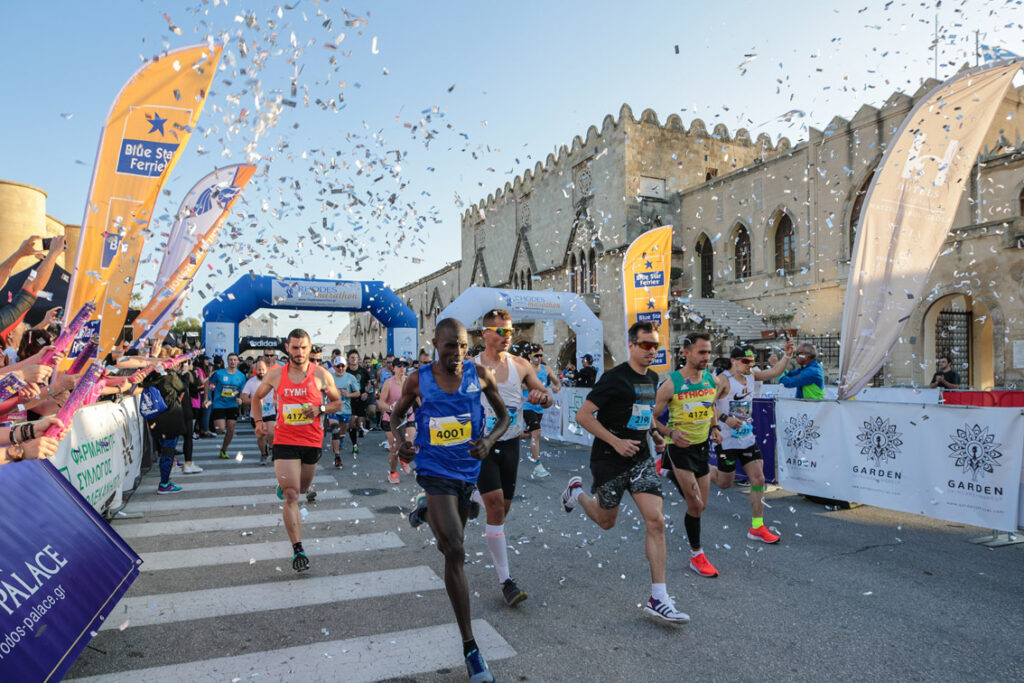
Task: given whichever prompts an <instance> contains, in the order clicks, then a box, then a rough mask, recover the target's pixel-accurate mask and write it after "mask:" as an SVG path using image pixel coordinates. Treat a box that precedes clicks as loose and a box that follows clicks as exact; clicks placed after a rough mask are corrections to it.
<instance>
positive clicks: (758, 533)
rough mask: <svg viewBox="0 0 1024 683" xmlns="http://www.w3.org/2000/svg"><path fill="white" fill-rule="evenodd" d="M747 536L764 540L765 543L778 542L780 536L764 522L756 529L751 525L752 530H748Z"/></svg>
mask: <svg viewBox="0 0 1024 683" xmlns="http://www.w3.org/2000/svg"><path fill="white" fill-rule="evenodd" d="M747 538H749V539H750V540H751V541H762V542H764V543H778V542H779V537H778V536H776V535H775V534H773V533H772V532H770V531H768V527H766V526H764V525H763V524H762V525H761V526H759V527H757V528H756V529H755V528H754V527H750V531H748V532H747Z"/></svg>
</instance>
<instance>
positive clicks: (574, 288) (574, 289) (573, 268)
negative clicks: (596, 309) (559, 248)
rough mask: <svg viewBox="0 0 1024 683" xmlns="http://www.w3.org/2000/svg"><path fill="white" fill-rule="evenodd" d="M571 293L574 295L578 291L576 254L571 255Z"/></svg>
mask: <svg viewBox="0 0 1024 683" xmlns="http://www.w3.org/2000/svg"><path fill="white" fill-rule="evenodd" d="M569 291H570V292H572V293H573V294H575V293H576V292H577V291H578V290H577V284H576V254H570V255H569Z"/></svg>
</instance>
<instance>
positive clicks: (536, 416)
mask: <svg viewBox="0 0 1024 683" xmlns="http://www.w3.org/2000/svg"><path fill="white" fill-rule="evenodd" d="M543 417H544V415H542V414H541V413H538V412H535V411H533V410H524V411H523V422H524V423H525V426H524V427H523V432H524V433H526V434H529V433H530V432H535V431H537V430H538V429H540V421H541V418H543Z"/></svg>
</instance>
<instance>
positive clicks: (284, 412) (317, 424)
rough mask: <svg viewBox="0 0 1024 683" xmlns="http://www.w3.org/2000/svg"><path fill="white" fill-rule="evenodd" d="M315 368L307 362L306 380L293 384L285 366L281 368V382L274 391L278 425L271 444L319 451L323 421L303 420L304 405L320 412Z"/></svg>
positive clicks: (319, 396) (322, 437)
mask: <svg viewBox="0 0 1024 683" xmlns="http://www.w3.org/2000/svg"><path fill="white" fill-rule="evenodd" d="M316 368H317V366H316V365H314V364H312V363H310V365H309V371H308V372H307V373H306V378H305V379H304V380H302V382H301V383H299V384H296V383H294V382H292V381H291V379H290V378H289V377H288V366H287V365H285V366H284V367H283V368H281V381H280V383H279V386H278V388H277V391H276V392H275V396H276V397H277V425H276V427H275V428H274V443H275V444H280V445H282V446H312V447H314V448H320V447H322V446H323V442H324V423H323V418H322V417H321V416H320V414H319V412H317V415H316V417H313V418H309V417H306V415H305V413H304V412H303V408H304V407H305V406H313V407H314V408H316V409H317V411H319V410H320V408H319V406H320V405H321V404H322V403H323V398H322V396H321V394H320V389H318V388H317V386H316V376H315V374H314V373H315V372H316Z"/></svg>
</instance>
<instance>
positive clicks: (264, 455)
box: [242, 358, 277, 465]
mask: <svg viewBox="0 0 1024 683" xmlns="http://www.w3.org/2000/svg"><path fill="white" fill-rule="evenodd" d="M266 374H267V362H266V361H265V360H263V359H262V358H260V359H259V360H257V361H256V363H255V365H253V369H252V377H250V378H249V381H248V382H246V383H245V386H244V387H242V402H243V403H248V404H250V405H251V404H252V395H253V394H254V393H256V390H257V389H259V386H260V384H262V383H263V378H264V377H265V376H266ZM262 405H263V410H262V413H252V415H253V418H252V419H253V426H255V425H256V417H255V416H256V415H257V414H259V415H260V419H261V420H263V421H264V422H266V423H267V433H266V434H265V435H264V436H259V437H257V439H256V445H257V446H259V449H260V465H266V464H267V463H268V462H270V445H271V444H272V443H274V422H275V420H277V404H276V403H275V402H274V392H273V391H271V392H270V393H269V394H267V395H266V396H265V397H263V404H262Z"/></svg>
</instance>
